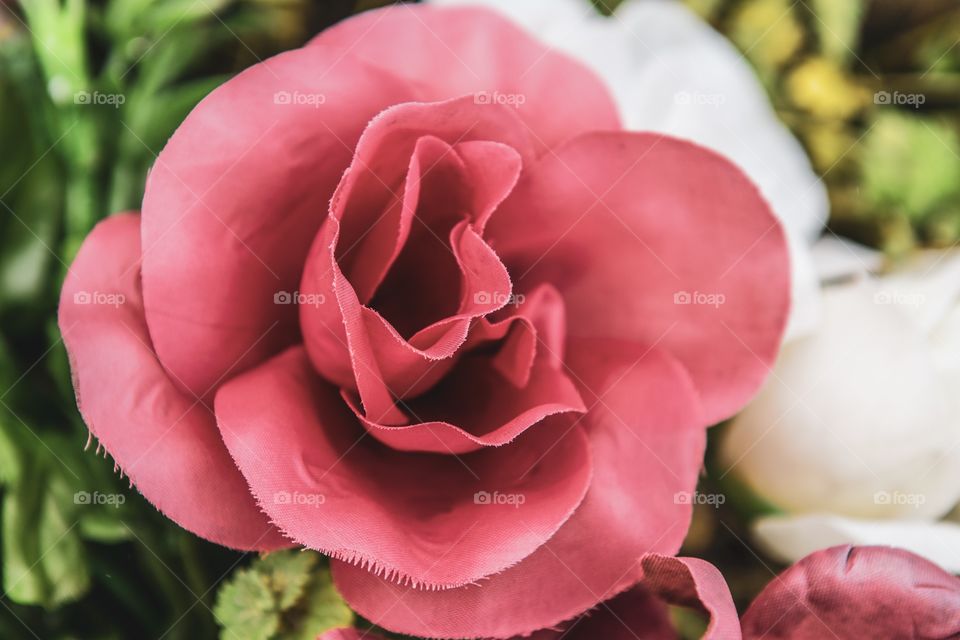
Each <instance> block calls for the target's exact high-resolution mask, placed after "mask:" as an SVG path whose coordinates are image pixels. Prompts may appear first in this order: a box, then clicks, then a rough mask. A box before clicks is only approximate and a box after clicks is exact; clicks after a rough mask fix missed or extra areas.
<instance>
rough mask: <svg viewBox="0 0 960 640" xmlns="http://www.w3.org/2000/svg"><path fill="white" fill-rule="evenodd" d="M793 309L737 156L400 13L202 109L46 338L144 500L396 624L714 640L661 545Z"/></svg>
mask: <svg viewBox="0 0 960 640" xmlns="http://www.w3.org/2000/svg"><path fill="white" fill-rule="evenodd" d="M790 300H791V294H790V258H789V250H788V243H787V241H786V236H785V232H784V229H783V228H782V226H781V224H780V223H779V222H778V220H777V218H776V217H775V216H774V214H773V213H772V212H771V210H770V208H769V206H768V205H767V204H766V202H765V201H764V199H763V197H762V196H761V195H760V193H759V192H758V190H757V188H756V187H755V186H754V185H753V184H752V183H751V182H750V181H749V180H748V179H747V177H746V176H745V175H744V174H743V173H742V172H741V171H740V170H739V169H738V168H737V167H736V166H735V165H734V164H733V163H732V162H730V161H729V160H727V159H725V158H723V157H721V156H720V155H718V154H717V153H715V152H713V151H709V150H707V149H705V148H703V147H700V146H697V145H695V144H692V143H690V142H685V141H682V140H679V139H675V138H671V137H668V136H665V135H661V134H652V133H631V132H625V131H623V130H622V129H621V125H620V119H619V116H618V114H617V108H616V106H615V104H614V102H613V100H612V98H611V97H610V93H609V92H608V90H607V87H605V85H604V84H603V82H602V81H601V80H600V79H599V78H598V77H597V76H596V75H594V73H592V72H591V71H590V70H588V69H587V68H586V67H584V66H582V65H581V64H579V63H578V62H576V61H575V60H573V59H571V58H569V57H567V56H566V55H563V54H560V53H557V52H555V51H553V50H551V49H549V48H548V47H546V46H545V45H543V44H542V43H541V42H539V41H538V40H537V39H535V37H534V36H532V35H530V34H528V33H526V32H524V31H523V30H522V29H521V28H519V27H517V26H516V25H514V24H513V23H511V22H510V21H509V20H507V19H506V18H504V17H503V16H502V15H500V14H498V13H496V12H493V11H489V10H486V9H482V8H468V7H464V8H438V7H434V6H430V5H424V4H418V5H412V4H405V3H404V4H395V5H391V6H389V7H385V8H382V9H377V10H373V11H369V12H364V13H362V14H359V15H357V16H356V17H354V18H350V19H348V20H345V21H343V22H341V23H340V24H338V25H336V26H334V27H332V28H331V29H328V30H327V31H325V32H323V33H321V34H319V35H318V36H316V37H315V38H314V39H313V40H312V41H311V42H310V43H308V45H307V46H305V47H303V48H301V49H297V50H295V51H289V52H287V53H283V54H281V55H278V56H275V57H273V58H270V59H268V60H265V61H263V62H261V63H260V64H257V65H254V66H253V67H251V68H250V69H248V70H246V71H244V72H242V73H240V74H239V75H237V76H236V77H234V78H232V79H231V80H229V81H227V82H226V83H225V84H224V85H222V86H221V87H220V88H218V89H216V90H215V91H213V92H212V93H211V94H210V95H209V96H208V97H207V98H206V99H204V100H203V101H202V102H201V103H200V104H199V105H198V106H197V107H196V108H195V109H194V111H193V112H191V113H190V115H189V116H188V117H187V118H186V120H185V121H184V122H183V124H182V125H181V126H180V127H179V129H178V130H177V131H176V132H175V133H174V135H173V137H172V138H171V139H170V141H169V142H168V144H167V145H166V147H165V148H164V150H163V151H162V152H161V153H160V155H159V157H158V158H157V160H156V163H155V165H154V166H153V168H152V170H151V172H150V175H149V177H148V180H147V185H146V193H145V197H144V202H143V213H142V216H137V215H125V216H118V217H114V218H110V219H108V220H107V221H105V222H103V223H102V224H101V225H100V226H98V227H97V228H96V229H95V230H94V231H93V232H92V233H91V234H90V236H89V238H88V239H87V241H86V243H85V244H84V246H83V248H82V249H81V251H80V253H79V255H78V257H77V259H76V262H75V263H74V265H73V267H72V269H71V273H70V275H69V277H68V278H67V281H66V283H65V285H64V288H63V292H62V298H61V306H60V318H59V320H60V327H61V329H62V331H63V334H64V339H65V342H66V346H67V350H68V352H69V354H70V358H71V366H72V369H73V374H74V383H75V387H76V390H77V395H78V404H79V407H80V410H81V413H82V414H83V417H84V420H85V421H86V422H87V424H88V426H89V428H90V430H91V433H92V434H93V435H95V436H96V437H97V438H98V440H99V441H100V443H102V444H103V446H105V447H106V449H107V450H108V451H109V452H110V453H111V454H112V455H113V456H114V458H115V459H116V461H117V463H118V464H119V466H120V468H121V469H122V470H123V471H124V472H125V473H127V474H128V475H129V476H130V478H131V479H132V480H133V482H134V483H135V484H136V485H137V487H138V489H139V490H140V491H141V492H142V493H143V494H144V495H145V496H146V497H147V498H148V499H149V500H150V501H151V502H152V503H153V504H154V505H156V506H157V507H158V508H159V509H160V510H161V511H163V512H164V513H165V514H167V515H168V516H169V517H170V518H171V519H173V520H174V521H176V522H177V523H179V524H181V525H182V526H183V527H185V528H187V529H189V530H190V531H193V532H195V533H197V534H198V535H201V536H203V537H205V538H207V539H209V540H212V541H214V542H217V543H220V544H223V545H226V546H230V547H234V548H237V549H256V550H270V549H275V548H279V547H283V546H297V547H303V548H309V549H313V550H316V551H319V552H322V553H324V554H326V555H328V556H330V558H331V560H330V562H331V567H332V575H333V579H334V580H335V582H336V585H337V587H338V588H339V590H340V591H341V593H342V595H343V597H344V598H345V599H346V601H347V602H348V603H349V605H350V606H351V607H353V609H354V610H356V611H357V612H358V613H359V614H360V615H361V616H363V617H364V618H366V620H368V621H370V622H371V623H373V624H374V625H377V627H378V628H382V629H385V630H388V631H389V632H390V633H404V634H412V635H417V636H425V637H431V638H500V639H504V638H512V637H517V636H529V635H530V634H536V636H535V637H537V638H541V639H544V640H545V639H546V638H554V637H557V636H556V633H566V634H567V635H568V636H569V637H572V638H595V637H609V638H618V637H635V635H637V634H640V635H642V636H644V637H667V635H668V634H669V633H671V631H670V626H671V625H670V620H669V616H668V615H667V614H668V603H669V604H676V605H680V606H689V607H694V608H695V609H697V610H698V611H700V612H701V613H703V614H705V615H706V616H708V617H709V618H710V623H709V624H710V626H709V628H708V637H710V638H727V637H734V635H735V634H736V633H738V631H737V629H738V627H737V624H738V623H737V619H736V614H735V611H734V609H733V605H732V602H731V599H730V595H729V592H728V591H727V590H726V587H725V585H724V584H723V581H722V580H721V579H720V577H719V575H718V574H717V572H716V570H715V569H713V568H712V567H711V566H709V565H707V564H706V563H704V562H703V561H700V560H696V559H683V558H679V559H678V558H673V557H672V556H673V555H674V554H676V552H677V551H678V550H679V548H680V545H681V543H682V541H683V539H684V537H685V535H686V533H687V529H688V527H689V524H690V520H691V515H692V505H691V504H690V501H689V500H687V499H680V498H678V496H687V495H689V494H690V492H692V491H693V490H694V489H695V487H696V485H697V479H698V475H699V473H700V471H701V468H702V465H703V456H704V450H705V446H706V430H707V428H708V427H709V426H710V425H711V424H713V423H716V422H718V421H720V420H723V419H725V418H727V417H729V416H730V415H731V414H732V413H734V412H735V411H737V410H738V409H739V408H741V407H742V406H743V405H744V403H746V402H747V401H748V400H749V398H750V397H751V396H752V395H753V394H754V393H755V392H756V390H757V389H758V388H759V386H760V385H761V383H762V382H763V380H764V378H765V376H766V375H767V373H768V372H769V369H770V366H771V365H772V363H773V359H774V356H775V354H776V353H777V350H778V347H779V345H780V342H781V339H782V337H783V335H784V329H785V325H786V324H787V321H788V316H789V309H790ZM590 612H593V613H594V614H596V615H589V614H590ZM604 612H605V613H604ZM607 614H610V615H607ZM624 632H628V633H629V635H624ZM358 635H359V637H364V635H363V633H362V632H359V631H356V630H349V629H339V630H334V631H330V632H327V633H326V634H324V635H323V636H322V637H324V638H328V640H329V639H332V638H340V639H341V640H344V639H347V638H353V637H358ZM562 637H567V636H562Z"/></svg>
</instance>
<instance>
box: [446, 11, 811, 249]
mask: <svg viewBox="0 0 960 640" xmlns="http://www.w3.org/2000/svg"><path fill="white" fill-rule="evenodd" d="M430 1H431V4H435V5H446V6H456V5H467V4H470V5H478V6H485V7H490V8H494V9H497V10H499V11H501V12H503V13H505V14H507V15H508V16H509V17H511V18H512V19H514V20H515V21H517V22H519V23H520V24H521V25H522V26H523V27H525V28H526V29H527V30H528V31H529V32H530V33H532V34H535V35H536V36H537V38H539V39H540V40H542V41H543V42H545V43H546V44H548V45H550V46H551V47H555V48H556V50H558V51H562V52H564V53H567V54H569V55H571V56H572V57H574V58H575V59H576V60H578V61H579V62H581V63H583V64H584V65H586V66H587V67H589V68H590V69H591V70H593V71H594V72H595V73H596V74H597V75H598V76H600V77H601V78H602V79H603V80H604V81H605V82H606V85H607V86H608V87H609V88H610V91H611V93H612V94H613V97H614V100H615V102H616V103H617V106H618V107H619V109H620V113H621V115H622V116H623V120H624V126H625V127H626V128H628V129H632V130H635V131H657V132H660V133H666V134H669V135H674V136H677V137H680V138H686V139H689V140H692V141H693V142H696V143H698V144H702V145H704V146H707V147H709V148H711V149H713V150H715V151H717V152H718V153H721V154H723V155H724V156H726V157H728V158H730V159H731V160H733V162H734V163H736V164H737V166H739V167H740V168H741V169H743V170H744V172H746V174H747V175H748V176H750V179H751V180H753V181H754V182H755V183H756V184H757V186H758V187H759V188H760V191H761V192H762V193H763V195H764V196H765V197H766V198H767V200H769V202H770V204H771V206H772V208H773V211H774V213H775V214H776V215H777V216H778V217H779V218H780V220H781V221H782V222H783V223H784V226H785V227H786V228H787V230H788V234H789V235H792V236H795V238H796V240H797V242H798V246H799V245H802V244H808V243H810V242H812V241H813V239H814V238H816V237H817V235H819V233H820V231H821V229H822V227H823V224H824V223H825V222H826V219H827V214H828V211H829V204H828V202H827V192H826V188H825V187H824V185H823V183H822V182H821V181H820V180H818V178H817V176H816V174H815V173H814V172H813V169H812V168H811V166H810V160H809V159H808V158H807V156H806V154H805V153H804V150H803V147H802V146H801V145H800V143H799V142H797V140H796V139H795V138H794V137H793V136H792V135H791V134H790V132H789V130H788V129H787V128H786V127H785V126H784V125H783V123H781V122H780V121H779V120H778V119H777V115H776V113H775V112H774V110H773V108H772V107H771V105H770V101H769V99H768V98H767V95H766V92H765V91H764V88H763V86H762V84H761V83H760V82H759V80H758V79H757V77H756V72H755V71H754V70H753V69H752V68H751V67H750V65H749V64H748V63H747V61H746V60H745V59H744V57H743V56H742V55H741V53H740V52H739V51H737V49H736V48H735V47H734V46H732V45H731V44H730V42H729V41H727V39H726V38H725V37H723V36H722V35H721V34H718V33H717V32H716V31H715V30H714V29H713V28H712V27H711V26H710V25H709V24H706V23H705V22H704V21H703V20H701V19H700V18H699V17H698V16H697V15H696V14H694V13H693V11H691V10H690V9H689V8H688V7H686V6H684V4H683V3H681V2H675V1H674V0H659V1H658V0H626V1H625V2H622V3H619V5H618V7H617V10H616V12H615V13H614V15H613V16H611V17H606V16H602V15H600V14H599V12H597V11H596V9H595V8H594V6H593V4H592V3H591V2H590V1H589V0H523V1H522V2H517V1H516V0H430Z"/></svg>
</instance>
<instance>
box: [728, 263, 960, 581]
mask: <svg viewBox="0 0 960 640" xmlns="http://www.w3.org/2000/svg"><path fill="white" fill-rule="evenodd" d="M822 303H823V308H822V312H823V317H822V323H821V325H820V326H819V328H818V329H817V331H816V332H815V333H814V334H812V335H809V336H807V337H805V338H802V339H800V340H798V341H795V342H793V343H791V344H788V345H787V346H786V347H785V348H784V350H783V352H782V353H781V355H780V358H779V360H778V362H777V364H776V365H775V368H774V374H773V375H772V376H771V378H770V379H769V380H768V382H767V384H766V385H765V386H764V388H763V389H762V390H761V392H760V394H759V395H758V396H757V398H755V399H754V401H753V402H752V403H751V404H750V405H749V406H748V407H747V408H746V409H745V410H744V411H743V413H741V414H740V415H739V416H738V417H737V418H736V419H735V420H734V422H733V424H732V425H730V430H729V432H728V433H727V434H726V437H725V438H724V441H723V443H722V447H721V456H722V458H723V460H724V462H725V465H726V466H727V467H728V468H729V469H730V470H731V471H730V472H731V473H734V474H735V475H736V476H737V477H739V478H741V479H742V480H744V481H745V482H746V483H747V485H748V486H749V487H750V488H751V489H752V490H753V491H754V492H755V493H756V494H758V495H759V496H760V497H762V498H763V499H765V500H766V501H768V502H769V503H771V504H773V505H775V506H776V507H779V508H780V509H782V510H783V511H784V512H785V514H786V515H781V516H770V517H767V518H763V519H761V520H759V521H758V522H756V523H755V526H754V532H755V534H756V537H757V539H758V541H759V542H760V543H761V545H762V546H764V547H765V548H766V550H767V551H768V552H770V553H771V554H773V555H774V556H777V557H778V558H780V559H782V560H784V561H791V562H792V561H796V560H798V559H799V558H800V557H802V556H804V555H806V554H807V553H808V552H810V551H812V550H814V549H817V548H821V547H824V546H831V545H834V544H840V543H857V544H889V545H896V546H901V547H905V548H908V549H910V550H912V551H915V552H917V553H919V554H921V555H925V556H927V557H929V558H930V559H931V560H933V561H934V562H938V563H939V564H941V566H943V567H944V568H946V569H948V570H951V571H954V572H960V526H958V525H956V524H953V523H947V522H938V520H939V518H941V517H942V516H944V515H945V514H946V513H947V512H949V511H950V510H951V509H952V508H953V507H954V506H955V505H956V504H957V502H958V501H960V411H958V409H960V375H958V372H960V252H947V253H944V252H927V253H924V254H922V255H920V256H918V257H917V258H916V259H915V260H914V261H913V262H912V263H911V264H909V265H907V266H906V267H904V268H901V269H899V270H898V271H897V272H895V273H894V274H891V275H889V276H886V277H883V278H878V279H867V278H861V279H859V280H858V281H855V282H853V283H847V284H843V285H837V286H831V287H827V288H826V289H824V292H823V298H822Z"/></svg>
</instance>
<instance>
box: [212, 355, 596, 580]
mask: <svg viewBox="0 0 960 640" xmlns="http://www.w3.org/2000/svg"><path fill="white" fill-rule="evenodd" d="M215 405H216V414H217V422H218V424H219V425H220V427H221V432H222V434H223V438H224V441H225V442H226V443H227V447H228V449H229V450H230V453H231V454H232V455H233V456H234V459H235V460H236V462H237V464H238V466H239V467H240V469H241V471H242V472H243V474H244V475H245V476H246V478H247V480H248V482H249V483H250V485H251V487H252V488H253V492H254V495H256V496H257V499H258V501H259V502H260V504H261V506H262V507H263V509H264V510H265V511H266V512H267V513H268V514H270V517H271V518H272V519H273V521H274V522H276V523H277V525H278V526H279V527H281V528H282V529H283V530H284V532H285V533H286V534H287V535H289V536H290V537H291V538H293V539H294V540H296V541H297V542H298V543H300V544H303V545H304V546H307V547H310V548H312V549H317V550H319V551H323V552H324V553H327V554H329V555H331V556H333V557H336V558H340V559H345V560H349V561H351V562H355V563H358V564H361V565H362V566H364V567H367V568H369V569H370V570H371V571H374V572H376V573H377V574H378V575H386V576H387V578H388V579H397V580H402V581H405V582H410V583H413V584H418V585H424V586H427V587H441V588H442V587H450V586H457V585H461V584H465V583H468V582H472V581H475V580H477V579H479V578H482V577H484V576H486V575H489V574H491V573H493V572H496V571H500V570H502V569H504V568H506V567H508V566H510V565H512V564H514V563H516V562H518V561H519V560H521V559H522V558H524V557H526V556H527V555H529V554H530V553H531V552H533V551H534V550H535V549H536V548H537V547H538V546H540V545H541V544H542V543H543V541H544V540H545V539H549V538H550V536H551V535H553V533H554V532H555V531H556V530H557V528H559V527H560V525H562V524H563V522H564V521H566V519H567V518H568V517H569V516H570V514H571V512H572V511H573V510H574V509H575V508H576V506H577V505H578V504H579V503H580V501H581V500H582V498H583V495H584V493H585V492H586V489H587V485H588V483H589V477H590V473H591V463H590V456H589V451H588V448H587V443H586V438H585V437H584V434H583V432H582V430H581V429H580V428H579V427H571V425H570V421H564V420H561V419H553V420H546V421H544V422H543V423H541V424H540V425H539V426H538V427H537V428H535V429H531V430H529V431H528V432H527V433H525V434H524V436H523V437H522V438H521V439H518V440H517V441H516V442H514V443H513V444H512V445H511V446H510V447H504V448H501V449H486V450H484V451H480V452H476V453H474V454H470V455H466V456H460V457H455V456H449V455H448V456H438V455H435V454H413V453H403V452H397V451H393V450H391V449H388V448H386V447H384V446H383V445H382V444H379V443H377V442H376V441H375V440H373V439H372V438H367V437H366V434H365V432H364V431H363V429H362V427H361V426H360V424H359V423H358V422H357V420H356V418H355V417H354V416H353V415H352V414H351V412H350V410H349V409H348V408H347V406H346V404H345V403H344V402H343V400H342V398H341V397H340V395H339V393H338V392H337V390H336V389H335V388H334V387H332V386H330V385H329V384H327V383H325V382H324V381H323V380H322V379H320V378H319V377H318V376H317V375H316V374H315V373H314V372H313V369H312V367H311V365H310V362H309V360H308V358H307V356H306V353H305V352H304V350H303V349H302V348H294V349H290V350H288V351H286V352H285V353H283V354H281V355H280V356H277V357H275V358H273V359H272V360H270V361H268V362H266V363H264V364H262V365H260V366H259V367H256V368H255V369H253V370H251V371H250V372H248V373H245V374H242V375H241V376H238V377H237V378H234V379H233V380H231V381H230V382H228V383H226V384H225V385H224V386H223V387H221V389H220V391H219V392H218V393H217V397H216V402H215ZM479 492H486V496H487V497H489V498H491V499H490V500H486V501H485V500H484V497H485V496H484V494H482V493H479ZM497 494H502V495H509V496H522V499H514V500H512V501H510V500H508V501H507V502H506V503H504V502H502V501H501V502H497V500H498V499H497V498H496V497H495V496H496V495H497ZM478 496H479V497H478ZM504 500H507V499H506V498H505V499H504Z"/></svg>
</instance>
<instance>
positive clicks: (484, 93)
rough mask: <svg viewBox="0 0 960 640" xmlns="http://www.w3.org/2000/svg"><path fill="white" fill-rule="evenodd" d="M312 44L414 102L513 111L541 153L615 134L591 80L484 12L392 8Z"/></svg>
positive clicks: (602, 94) (610, 109)
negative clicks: (381, 75)
mask: <svg viewBox="0 0 960 640" xmlns="http://www.w3.org/2000/svg"><path fill="white" fill-rule="evenodd" d="M313 43H315V44H318V45H327V46H335V47H341V48H343V49H349V50H350V51H351V55H355V56H357V57H359V58H361V59H363V60H364V61H366V62H368V63H370V64H371V65H375V66H377V67H378V68H380V69H383V70H384V71H386V72H388V73H390V74H393V75H396V76H398V77H401V78H404V79H405V80H407V81H408V82H409V83H410V84H411V85H414V86H416V87H417V89H418V91H419V94H420V97H419V99H420V100H424V101H428V100H430V101H432V100H444V99H447V98H452V97H454V96H459V95H465V94H474V95H476V96H477V101H478V102H481V103H498V102H499V103H502V104H509V105H511V106H515V107H516V108H517V113H518V114H519V115H520V117H521V118H523V120H524V122H526V124H527V126H528V127H530V129H531V131H532V132H533V133H534V135H535V136H536V137H537V138H538V140H539V143H540V146H541V148H542V149H546V148H550V147H553V146H556V145H557V144H559V143H560V142H562V141H564V140H566V139H567V138H570V137H572V136H575V135H577V134H579V133H583V132H586V131H597V130H607V129H619V128H620V121H619V117H618V116H617V109H616V106H615V105H614V104H613V101H612V99H611V97H610V95H609V93H608V92H607V88H606V86H605V85H604V84H603V82H602V81H601V80H600V79H599V78H598V77H597V76H595V75H594V74H593V72H591V71H588V70H587V69H586V68H585V67H583V66H581V65H580V63H578V62H576V61H574V60H573V59H571V58H568V57H567V56H566V55H564V54H561V53H559V52H556V51H553V50H550V49H547V48H546V47H545V46H544V45H543V44H541V43H540V42H538V41H537V40H535V39H533V38H531V37H530V36H529V35H528V34H527V33H526V32H524V31H523V30H522V29H520V28H518V27H517V26H516V25H515V24H514V23H512V22H510V21H508V20H505V19H504V18H503V17H502V16H501V15H500V14H498V13H496V12H493V11H489V10H487V9H482V8H476V7H462V8H460V7H458V8H450V9H438V8H436V7H429V6H424V5H411V4H398V5H393V6H390V7H386V8H383V9H379V10H377V11H368V12H365V13H361V14H359V15H356V16H354V17H353V18H350V19H348V20H344V21H343V22H341V23H339V24H338V25H336V26H335V27H333V28H331V29H328V30H327V31H324V32H323V33H321V34H320V35H319V36H317V37H316V38H315V39H314V40H313Z"/></svg>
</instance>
